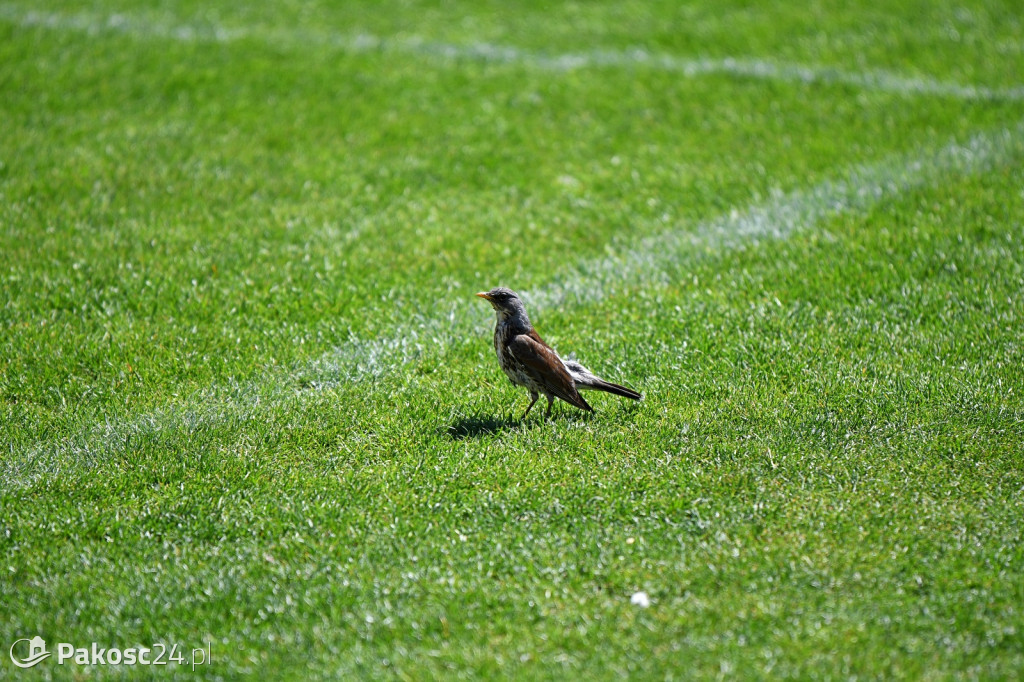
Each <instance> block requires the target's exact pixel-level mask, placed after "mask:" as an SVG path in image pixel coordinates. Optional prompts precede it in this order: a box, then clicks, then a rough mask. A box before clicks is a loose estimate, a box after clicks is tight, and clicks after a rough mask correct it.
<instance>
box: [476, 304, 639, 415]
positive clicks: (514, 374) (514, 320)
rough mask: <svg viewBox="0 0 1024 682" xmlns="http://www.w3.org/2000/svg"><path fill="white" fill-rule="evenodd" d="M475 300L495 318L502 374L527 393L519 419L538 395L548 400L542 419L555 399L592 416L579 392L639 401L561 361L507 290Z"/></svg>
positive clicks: (574, 362) (583, 369)
mask: <svg viewBox="0 0 1024 682" xmlns="http://www.w3.org/2000/svg"><path fill="white" fill-rule="evenodd" d="M477 296H479V297H480V298H482V299H485V300H486V301H487V302H488V303H490V304H491V307H492V308H494V312H495V314H496V315H497V318H498V321H497V324H496V325H495V327H494V352H495V353H496V354H497V355H498V363H499V364H500V365H501V369H502V371H504V372H505V375H506V376H508V378H509V381H511V382H512V384H513V385H514V386H522V387H524V388H525V389H526V390H527V391H529V392H530V404H529V405H527V407H526V412H524V413H523V416H522V419H526V415H528V414H530V410H531V409H533V405H534V403H536V402H537V399H538V398H539V397H540V396H541V394H543V395H544V397H546V398H547V399H548V409H547V411H546V412H545V413H544V417H545V418H547V417H550V416H551V406H552V405H553V404H554V402H555V398H561V399H562V400H564V401H565V402H567V403H569V404H570V405H572V406H574V407H578V408H579V409H581V410H585V411H586V412H593V411H594V408H592V407H591V406H590V405H589V404H588V403H587V401H586V400H584V399H583V396H581V395H580V391H582V390H594V391H604V392H606V393H613V394H615V395H619V396H622V397H624V398H630V399H632V400H641V399H642V398H643V395H641V394H640V393H637V392H636V391H634V390H633V389H631V388H626V387H625V386H619V385H618V384H613V383H611V382H609V381H605V380H604V379H601V378H600V377H598V376H596V375H595V374H594V373H593V372H591V371H590V370H589V369H587V368H586V367H584V366H583V364H582V363H581V362H580V361H579V360H576V358H575V357H573V356H570V357H569V358H568V359H566V360H563V359H562V358H561V357H560V356H559V355H558V353H557V352H556V351H555V349H554V348H552V347H551V346H549V345H548V344H546V343H544V339H542V338H540V334H538V333H537V330H536V329H534V328H533V325H532V324H531V323H530V317H529V315H527V314H526V307H525V306H523V302H522V300H520V298H519V295H518V294H516V292H514V291H512V290H511V289H509V288H508V287H495V288H493V289H491V290H490V291H481V292H480V293H478V294H477Z"/></svg>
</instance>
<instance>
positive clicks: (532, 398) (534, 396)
mask: <svg viewBox="0 0 1024 682" xmlns="http://www.w3.org/2000/svg"><path fill="white" fill-rule="evenodd" d="M539 397H540V395H539V394H537V393H533V392H531V393H530V404H529V405H527V406H526V412H523V417H522V419H526V415H528V414H530V410H532V409H533V404H534V403H535V402H537V398H539ZM522 419H521V420H520V421H522Z"/></svg>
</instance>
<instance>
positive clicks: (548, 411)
mask: <svg viewBox="0 0 1024 682" xmlns="http://www.w3.org/2000/svg"><path fill="white" fill-rule="evenodd" d="M547 399H548V410H547V412H545V413H544V418H545V419H547V418H548V417H550V416H551V406H552V405H554V404H555V398H554V396H550V395H549V396H547Z"/></svg>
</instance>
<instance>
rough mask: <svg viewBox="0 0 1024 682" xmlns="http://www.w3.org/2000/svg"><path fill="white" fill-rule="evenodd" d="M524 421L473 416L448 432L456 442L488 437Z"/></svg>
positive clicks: (510, 418) (489, 416)
mask: <svg viewBox="0 0 1024 682" xmlns="http://www.w3.org/2000/svg"><path fill="white" fill-rule="evenodd" d="M520 424H522V421H521V420H519V419H516V418H513V417H495V416H493V415H473V416H470V417H463V418H462V419H459V420H458V421H456V422H455V423H454V424H452V425H451V426H449V427H448V428H447V429H446V431H447V433H448V435H449V436H451V437H452V438H454V439H455V440H462V439H464V438H479V437H481V436H488V435H491V434H494V433H498V432H499V431H504V430H505V429H510V428H512V427H514V426H519V425H520Z"/></svg>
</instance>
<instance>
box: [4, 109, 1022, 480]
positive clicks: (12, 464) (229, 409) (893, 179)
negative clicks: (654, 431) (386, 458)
mask: <svg viewBox="0 0 1024 682" xmlns="http://www.w3.org/2000/svg"><path fill="white" fill-rule="evenodd" d="M1021 154H1024V123H1022V124H1019V125H1017V126H1016V127H1014V128H1011V129H1003V130H1000V131H998V132H995V133H982V134H977V135H975V136H974V137H972V138H970V139H969V140H967V141H966V142H965V143H962V144H959V143H954V144H950V145H948V146H945V147H941V148H938V149H932V150H930V151H927V152H925V153H922V154H920V155H918V156H914V157H910V158H905V157H897V158H894V159H890V160H888V161H883V162H880V163H874V164H870V165H862V166H854V167H853V168H852V169H851V170H849V171H848V172H847V173H846V174H845V175H844V176H842V177H840V178H839V179H837V180H833V181H828V182H823V183H821V184H819V185H816V186H814V187H811V188H810V189H807V190H804V191H797V192H792V193H779V194H776V195H774V196H772V197H770V198H769V199H768V200H767V201H765V202H763V203H758V204H755V205H753V206H750V207H748V208H747V209H745V210H743V211H733V212H732V213H730V214H729V215H726V216H722V217H719V218H717V219H714V220H710V221H707V222H704V223H701V224H699V225H697V226H696V227H695V228H693V229H689V230H688V229H685V228H678V229H669V230H665V231H663V232H661V233H659V234H656V235H654V236H651V237H648V238H645V239H643V240H641V241H640V242H639V243H638V244H636V245H635V246H634V247H633V248H629V249H626V250H623V251H622V252H621V253H619V254H611V255H608V256H605V257H603V258H599V259H594V260H587V261H583V262H582V263H579V264H578V265H577V266H576V267H574V268H573V269H572V270H571V271H569V272H566V273H564V274H563V275H562V276H560V277H558V278H557V279H555V280H554V281H552V282H551V284H549V285H547V286H544V287H542V288H540V289H536V290H533V291H526V292H522V293H523V297H524V299H526V303H527V305H528V306H532V307H535V308H539V309H543V308H548V307H555V306H563V307H566V306H572V305H574V304H580V303H594V302H598V301H600V300H601V299H603V298H605V297H607V296H610V295H612V294H614V293H617V292H623V291H626V290H628V289H629V288H631V287H639V286H652V287H655V286H661V285H664V284H667V283H671V282H673V281H678V280H679V279H680V277H681V276H680V273H679V270H680V268H683V267H685V265H686V263H687V262H691V263H692V262H693V261H694V260H696V259H699V258H701V257H703V256H705V255H707V254H712V255H714V254H721V253H723V252H726V251H728V250H730V249H735V248H743V247H746V246H747V245H751V244H756V243H758V242H760V241H765V240H779V239H785V238H787V237H788V236H789V235H790V234H792V233H794V232H797V231H808V230H813V229H815V228H818V229H821V227H822V223H824V222H825V221H827V220H829V219H830V218H834V217H836V216H840V215H843V214H850V213H859V212H864V211H866V210H868V209H870V208H871V207H872V206H874V205H876V204H878V203H879V202H882V201H885V200H886V199H890V198H893V197H897V196H899V195H901V194H903V193H905V192H907V191H910V190H913V189H914V188H918V187H928V186H937V185H941V184H942V183H943V182H945V181H948V180H950V179H955V178H959V177H966V176H969V175H975V174H979V173H984V172H985V171H987V170H990V169H992V168H994V167H996V166H998V165H999V164H1001V163H1005V162H1007V161H1009V160H1011V159H1012V158H1014V157H1016V156H1019V155H1021ZM683 274H685V273H683ZM492 284H496V283H495V282H482V283H481V285H480V286H481V288H486V287H488V286H491V285H492ZM507 284H509V283H507ZM410 300H411V301H412V302H410ZM420 303H421V302H419V301H415V297H413V296H409V297H407V298H405V299H404V302H403V301H402V300H399V301H397V302H396V304H395V306H396V307H395V318H394V319H396V320H402V323H401V324H395V325H394V333H393V335H392V336H388V337H385V338H377V339H372V340H366V339H358V338H355V337H353V338H350V339H348V341H347V342H345V343H344V344H343V345H342V346H340V347H338V348H337V349H335V350H334V351H331V352H329V353H327V354H325V355H323V356H322V357H321V358H319V359H318V360H316V361H314V362H312V363H310V364H309V365H306V366H300V367H297V368H292V370H291V371H288V372H277V373H275V372H273V371H268V372H267V373H266V374H265V375H264V376H263V377H261V378H260V379H258V380H254V381H251V382H248V383H244V384H241V383H231V384H228V385H220V386H212V387H210V388H208V389H205V390H203V391H199V392H197V393H196V394H194V395H192V396H190V397H189V398H188V399H187V400H186V401H185V403H184V404H173V405H169V406H167V407H164V408H159V409H156V410H154V411H152V412H149V413H146V414H142V415H138V416H136V417H134V418H131V419H127V420H122V421H113V422H108V423H105V424H102V425H98V426H96V425H92V426H87V427H84V428H83V429H82V431H80V432H79V433H78V434H75V435H72V436H68V437H65V438H62V439H60V440H58V441H56V442H40V443H36V444H35V445H33V446H31V447H30V448H28V449H27V450H26V451H25V452H23V453H20V454H19V453H16V452H11V453H10V456H9V457H7V458H5V461H4V462H3V464H2V469H0V481H2V482H3V484H4V485H7V486H30V485H32V484H33V482H34V481H36V480H38V479H40V478H42V477H49V476H59V475H60V473H61V472H62V471H64V470H69V469H70V470H77V469H81V468H83V467H90V466H93V465H95V464H96V463H98V462H109V461H112V460H113V461H117V460H118V459H121V458H127V459H130V458H131V454H132V452H133V446H132V441H133V440H135V441H138V440H140V439H142V438H146V437H149V436H154V435H156V436H158V435H159V434H161V433H168V434H186V435H193V434H199V433H201V432H202V431H204V430H206V429H208V428H211V427H215V426H217V425H223V424H225V423H232V424H236V425H237V424H244V423H249V422H253V423H262V422H263V421H265V420H266V415H267V414H268V409H269V408H270V407H272V406H273V405H274V404H278V405H286V404H287V403H288V402H289V401H297V402H298V404H299V405H300V406H301V405H303V404H308V402H309V401H311V400H312V399H313V398H311V396H313V397H315V396H317V395H319V394H320V391H318V390H308V391H303V390H301V389H300V388H299V387H300V386H301V385H303V384H305V385H308V386H311V387H312V388H313V389H317V388H322V387H325V386H330V385H340V384H344V383H348V382H355V381H360V380H365V379H372V378H375V377H378V376H382V375H385V374H400V373H401V372H402V371H403V368H404V367H405V366H406V365H408V364H410V363H411V362H413V361H415V360H417V359H418V358H420V357H421V356H425V355H426V354H427V353H426V352H425V351H424V349H425V348H431V349H434V351H435V352H440V353H443V352H444V349H446V348H450V347H454V346H456V345H458V344H460V343H470V342H471V343H480V344H484V345H488V346H489V337H490V327H491V314H490V311H489V310H487V309H486V307H481V306H478V305H475V304H474V303H473V301H472V300H462V299H460V300H449V301H441V302H438V303H437V304H436V305H435V306H428V309H429V310H441V311H444V312H443V313H442V314H441V315H439V316H437V317H423V316H422V315H420V316H419V317H417V316H416V315H417V313H416V311H418V310H422V309H423V308H422V306H421V305H420ZM409 320H414V322H411V323H410V322H409ZM563 350H565V351H569V350H572V349H563ZM583 360H584V361H586V358H583ZM115 466H116V465H115Z"/></svg>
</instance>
